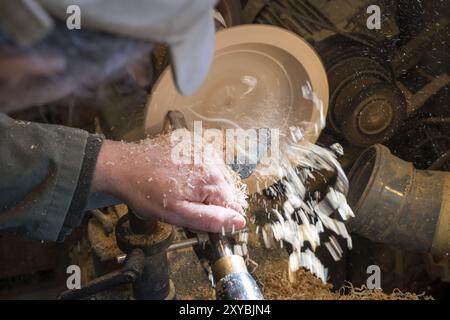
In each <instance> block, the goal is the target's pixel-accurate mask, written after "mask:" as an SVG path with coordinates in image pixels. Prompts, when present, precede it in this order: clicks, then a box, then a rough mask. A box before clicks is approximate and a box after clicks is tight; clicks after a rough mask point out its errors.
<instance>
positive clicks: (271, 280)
mask: <svg viewBox="0 0 450 320" xmlns="http://www.w3.org/2000/svg"><path fill="white" fill-rule="evenodd" d="M254 275H255V276H256V278H257V279H258V280H259V281H260V283H261V288H262V290H263V294H264V298H265V299H267V300H421V299H432V297H429V296H425V295H417V294H414V293H402V292H400V291H399V290H395V291H394V292H392V293H391V294H387V293H384V292H383V291H382V290H378V289H377V290H368V289H367V288H365V287H362V288H355V287H353V286H352V285H351V284H347V285H345V286H344V287H343V288H341V290H339V291H338V292H334V291H332V287H333V286H332V285H331V284H328V283H327V284H325V283H323V282H322V281H321V280H319V279H318V278H316V277H315V276H314V275H312V274H311V273H310V272H307V271H305V270H303V269H300V270H298V271H297V272H296V274H295V277H296V282H295V283H291V282H290V281H289V277H288V271H287V268H286V262H285V261H282V260H280V261H277V262H272V263H270V264H264V265H262V266H260V268H258V269H257V270H255V273H254Z"/></svg>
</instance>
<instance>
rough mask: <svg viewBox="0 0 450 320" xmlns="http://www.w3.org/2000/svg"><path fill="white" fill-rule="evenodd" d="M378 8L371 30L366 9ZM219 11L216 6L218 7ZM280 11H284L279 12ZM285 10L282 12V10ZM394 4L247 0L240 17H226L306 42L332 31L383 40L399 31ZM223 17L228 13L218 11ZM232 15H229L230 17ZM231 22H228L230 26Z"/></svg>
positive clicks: (232, 2)
mask: <svg viewBox="0 0 450 320" xmlns="http://www.w3.org/2000/svg"><path fill="white" fill-rule="evenodd" d="M239 2H240V1H239V0H222V1H221V3H225V4H228V6H231V5H236V4H240V3H239ZM370 5H377V6H379V7H380V9H381V10H380V11H381V15H382V20H383V28H382V29H381V30H378V31H379V32H375V33H374V32H371V30H369V29H368V28H367V26H366V19H367V12H366V11H367V8H368V7H369V6H370ZM219 10H220V6H219ZM283 10H286V11H288V12H289V13H288V14H283V12H282V11H283ZM286 11H285V12H286ZM394 13H395V5H393V4H392V3H391V2H386V1H368V0H364V1H358V2H357V3H354V2H350V1H346V0H335V1H331V2H330V1H327V0H314V1H311V0H289V1H286V0H249V1H246V3H245V5H244V6H242V15H241V18H240V19H236V18H235V19H230V20H231V21H232V22H235V24H238V23H239V21H242V23H255V22H256V23H263V24H271V25H277V26H280V27H283V28H285V29H288V30H291V31H293V32H295V33H297V34H299V35H300V36H302V37H304V38H306V39H307V40H308V41H314V42H317V41H321V40H323V39H325V38H327V37H329V36H330V35H333V34H335V33H336V32H342V33H353V34H361V35H364V36H365V37H370V38H372V39H373V40H376V41H380V42H381V41H383V40H384V39H385V38H391V37H393V36H396V35H397V34H398V33H399V28H398V27H397V25H396V23H395V19H394V18H395V17H394ZM222 14H223V15H224V17H225V18H227V17H228V15H229V14H228V12H227V11H223V13H222ZM232 17H233V16H232ZM235 24H229V25H230V26H232V25H235Z"/></svg>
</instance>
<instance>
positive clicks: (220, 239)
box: [209, 233, 264, 300]
mask: <svg viewBox="0 0 450 320" xmlns="http://www.w3.org/2000/svg"><path fill="white" fill-rule="evenodd" d="M209 239H210V245H211V252H210V256H209V259H210V263H211V265H212V267H211V269H212V272H213V276H214V281H215V283H216V295H217V299H219V300H262V299H264V298H263V295H262V292H261V289H260V288H259V287H258V284H257V283H256V281H255V279H254V278H253V277H252V276H251V275H250V273H249V272H248V270H247V266H246V265H245V262H244V259H243V258H242V257H241V256H239V255H235V254H233V250H232V249H231V246H230V243H229V241H228V240H227V239H226V237H224V236H222V235H219V234H216V233H211V234H210V235H209Z"/></svg>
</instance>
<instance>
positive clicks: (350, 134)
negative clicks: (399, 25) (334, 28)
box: [317, 35, 406, 147]
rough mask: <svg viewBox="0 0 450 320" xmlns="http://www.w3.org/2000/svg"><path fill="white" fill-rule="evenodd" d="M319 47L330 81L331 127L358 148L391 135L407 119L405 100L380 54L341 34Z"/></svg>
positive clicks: (378, 141)
mask: <svg viewBox="0 0 450 320" xmlns="http://www.w3.org/2000/svg"><path fill="white" fill-rule="evenodd" d="M317 49H318V51H319V52H320V54H321V56H322V59H323V60H324V61H325V66H326V68H327V73H328V79H329V82H330V105H331V106H332V108H331V109H330V112H329V113H328V124H329V127H328V128H329V129H331V131H332V132H335V133H337V134H342V135H343V136H344V137H345V139H346V140H347V141H348V142H350V143H351V144H353V145H356V146H359V147H368V146H370V145H372V144H375V143H380V142H383V141H386V140H387V139H389V138H390V137H392V136H393V135H394V133H395V132H396V131H397V129H398V128H399V126H400V124H401V123H402V121H403V120H404V119H405V118H406V102H405V98H404V96H403V95H402V92H401V91H400V90H399V88H398V87H397V86H396V83H395V78H394V75H393V73H392V72H391V70H390V67H389V65H388V64H386V63H385V62H384V61H383V59H382V57H381V56H380V55H379V53H378V52H376V51H375V50H374V49H372V48H370V47H367V46H364V45H362V44H360V43H357V42H355V41H353V40H349V39H347V38H344V37H342V36H340V35H338V36H332V37H329V38H328V39H326V40H324V41H322V42H321V43H320V44H319V45H318V46H317Z"/></svg>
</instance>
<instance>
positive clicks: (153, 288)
mask: <svg viewBox="0 0 450 320" xmlns="http://www.w3.org/2000/svg"><path fill="white" fill-rule="evenodd" d="M173 237H174V233H173V227H172V226H171V225H168V224H166V223H163V222H160V221H156V220H153V219H149V220H142V219H140V218H139V217H137V216H136V215H135V214H133V213H131V212H130V213H128V214H127V215H125V216H122V217H121V218H120V219H119V221H117V225H116V240H117V245H118V247H119V248H120V249H121V250H122V251H123V252H125V253H130V252H132V251H133V250H135V249H136V248H138V249H141V250H142V251H143V252H144V255H145V259H144V269H143V271H142V275H141V276H140V278H139V281H136V282H135V283H134V284H133V293H134V297H135V298H136V299H145V300H164V299H167V300H171V299H173V298H175V288H174V286H173V283H172V282H171V281H170V279H169V269H168V261H167V248H168V247H169V246H170V244H171V243H172V241H173Z"/></svg>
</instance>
